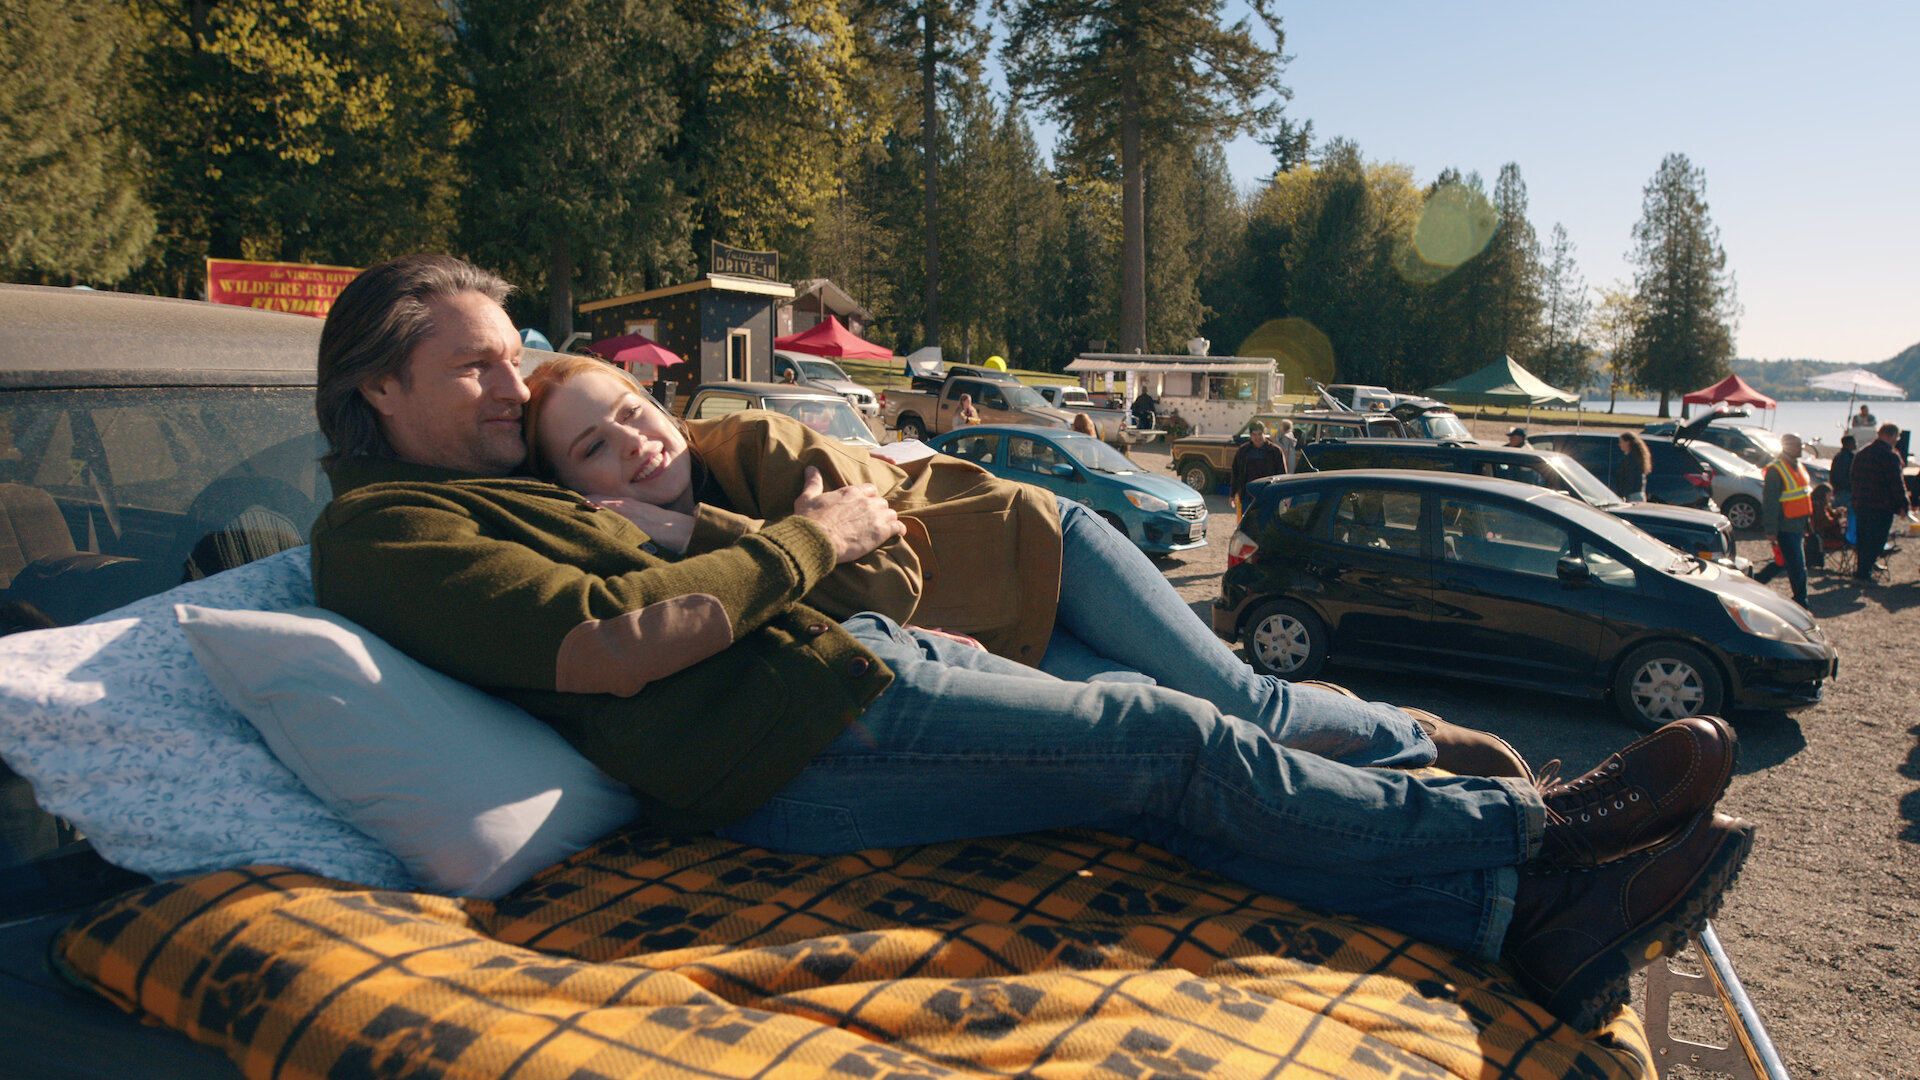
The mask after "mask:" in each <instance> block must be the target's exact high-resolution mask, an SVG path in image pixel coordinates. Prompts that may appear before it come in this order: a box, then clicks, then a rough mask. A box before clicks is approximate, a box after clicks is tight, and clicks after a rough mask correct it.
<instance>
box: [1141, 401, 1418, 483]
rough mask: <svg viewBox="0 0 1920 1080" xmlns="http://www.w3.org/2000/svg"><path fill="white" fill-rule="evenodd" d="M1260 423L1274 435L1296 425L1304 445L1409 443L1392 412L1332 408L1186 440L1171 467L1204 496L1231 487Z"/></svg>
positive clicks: (1177, 446) (1264, 418)
mask: <svg viewBox="0 0 1920 1080" xmlns="http://www.w3.org/2000/svg"><path fill="white" fill-rule="evenodd" d="M1255 420H1258V421H1259V422H1261V423H1263V424H1265V425H1267V430H1268V431H1269V432H1274V431H1278V430H1280V421H1282V420H1291V421H1293V437H1294V439H1295V440H1297V441H1298V442H1299V444H1300V445H1301V446H1307V445H1309V444H1312V443H1316V442H1320V441H1321V440H1324V439H1365V438H1405V437H1406V436H1407V426H1406V424H1405V423H1403V422H1402V421H1401V420H1400V418H1399V417H1397V416H1394V415H1393V414H1391V413H1384V412H1374V413H1353V412H1344V411H1339V412H1336V411H1334V410H1331V409H1307V410H1303V411H1300V412H1292V413H1287V414H1285V415H1282V414H1280V413H1263V414H1261V415H1259V416H1255V417H1251V418H1250V419H1248V420H1247V422H1246V423H1245V424H1242V425H1241V426H1240V430H1239V431H1236V432H1234V433H1233V434H1232V435H1185V436H1182V437H1180V438H1178V439H1175V440H1173V443H1172V445H1171V446H1169V447H1168V450H1169V457H1168V459H1167V468H1169V469H1171V470H1173V472H1174V474H1175V475H1177V476H1179V477H1180V480H1181V482H1182V483H1184V484H1186V485H1187V486H1188V487H1190V488H1192V489H1193V490H1195V491H1199V492H1209V491H1213V490H1214V489H1216V488H1218V487H1220V486H1221V485H1224V484H1225V483H1227V481H1228V478H1229V477H1230V476H1231V475H1232V472H1233V455H1234V452H1235V451H1237V450H1239V449H1240V444H1241V443H1244V442H1246V441H1247V429H1248V428H1250V427H1252V426H1253V423H1254V421H1255Z"/></svg>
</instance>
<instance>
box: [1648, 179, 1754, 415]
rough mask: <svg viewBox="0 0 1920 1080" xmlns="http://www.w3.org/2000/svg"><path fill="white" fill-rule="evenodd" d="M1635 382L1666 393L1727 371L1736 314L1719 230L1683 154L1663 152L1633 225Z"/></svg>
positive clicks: (1663, 411)
mask: <svg viewBox="0 0 1920 1080" xmlns="http://www.w3.org/2000/svg"><path fill="white" fill-rule="evenodd" d="M1633 240H1634V248H1633V251H1632V252H1631V253H1630V259H1631V261H1632V263H1633V266H1634V275H1633V288H1634V298H1635V301H1636V304H1637V305H1638V309H1639V311H1638V317H1637V319H1636V320H1635V323H1634V335H1633V346H1632V350H1631V356H1632V360H1633V363H1634V371H1633V378H1634V382H1636V383H1638V384H1639V385H1640V386H1642V387H1645V388H1646V389H1649V390H1652V391H1654V392H1656V393H1657V394H1659V396H1660V415H1661V416H1668V415H1670V408H1671V406H1670V403H1669V400H1668V399H1669V398H1670V397H1671V396H1672V395H1673V394H1674V393H1676V392H1681V393H1684V392H1685V391H1687V390H1690V389H1693V388H1694V387H1697V386H1704V385H1706V384H1707V383H1710V382H1713V381H1714V380H1716V379H1720V378H1723V377H1725V375H1726V374H1727V372H1728V371H1730V370H1732V362H1733V331H1734V325H1735V323H1736V321H1737V320H1738V318H1739V305H1738V302H1737V301H1736V299H1735V291H1734V282H1733V277H1732V275H1731V274H1730V273H1729V272H1728V271H1727V256H1726V252H1725V251H1724V250H1722V249H1721V247H1720V230H1719V229H1717V228H1715V227H1714V224H1713V220H1712V218H1711V217H1710V216H1709V215H1708V212H1707V176H1706V172H1705V171H1704V170H1702V169H1697V168H1695V167H1694V165H1693V163H1692V162H1691V161H1689V160H1687V156H1686V155H1685V154H1677V153H1676V154H1668V155H1667V157H1666V158H1665V159H1664V160H1663V161H1661V162H1660V170H1659V171H1658V172H1656V173H1655V174H1654V176H1653V179H1652V180H1650V181H1648V182H1647V187H1646V195H1645V198H1644V200H1643V202H1642V204H1641V214H1640V221H1639V222H1638V223H1637V224H1636V225H1634V227H1633Z"/></svg>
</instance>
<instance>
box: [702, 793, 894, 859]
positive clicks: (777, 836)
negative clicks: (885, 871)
mask: <svg viewBox="0 0 1920 1080" xmlns="http://www.w3.org/2000/svg"><path fill="white" fill-rule="evenodd" d="M720 835H722V836H724V837H726V838H728V839H729V840H738V841H740V842H742V843H747V844H753V845H755V846H757V847H763V848H767V849H768V850H770V851H794V852H800V853H802V854H807V855H838V854H841V853H842V852H848V851H859V850H861V849H862V848H866V847H870V846H872V845H870V844H868V843H866V842H865V841H864V840H862V839H861V836H860V825H859V822H858V821H856V820H855V818H854V816H853V811H852V810H849V809H847V808H846V807H844V806H828V805H826V804H824V803H813V802H803V801H801V800H799V799H789V798H785V797H782V796H778V795H776V796H774V797H773V798H771V799H768V800H767V802H766V805H764V806H762V807H761V808H760V809H758V810H755V811H754V812H753V813H752V814H751V815H749V816H748V817H747V818H746V820H744V821H741V822H739V823H737V824H734V825H729V826H727V827H726V828H724V829H721V830H720Z"/></svg>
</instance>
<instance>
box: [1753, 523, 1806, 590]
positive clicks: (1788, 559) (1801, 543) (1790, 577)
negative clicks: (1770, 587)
mask: <svg viewBox="0 0 1920 1080" xmlns="http://www.w3.org/2000/svg"><path fill="white" fill-rule="evenodd" d="M1773 542H1774V545H1775V546H1777V547H1778V548H1779V549H1780V561H1779V562H1777V563H1768V564H1767V565H1766V568H1765V569H1763V570H1761V571H1760V572H1759V573H1757V574H1755V575H1753V579H1754V580H1755V581H1758V582H1761V583H1763V584H1764V583H1766V582H1769V581H1772V580H1773V578H1774V575H1775V574H1777V573H1778V572H1779V571H1781V570H1785V571H1786V572H1787V587H1788V588H1789V589H1791V590H1793V599H1794V602H1795V603H1797V604H1799V605H1800V606H1801V607H1806V606H1807V534H1806V533H1804V532H1793V533H1790V532H1782V533H1775V534H1774V536H1773Z"/></svg>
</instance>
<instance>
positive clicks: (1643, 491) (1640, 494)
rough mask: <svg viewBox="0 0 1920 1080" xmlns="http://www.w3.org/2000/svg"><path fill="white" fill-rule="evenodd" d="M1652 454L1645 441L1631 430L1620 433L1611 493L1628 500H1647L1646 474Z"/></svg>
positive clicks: (1651, 463)
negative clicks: (1618, 458)
mask: <svg viewBox="0 0 1920 1080" xmlns="http://www.w3.org/2000/svg"><path fill="white" fill-rule="evenodd" d="M1652 471H1653V454H1652V453H1651V452H1650V451H1648V449H1647V444H1646V441H1645V440H1643V439H1642V438H1640V436H1638V435H1636V434H1634V433H1633V432H1631V431H1623V432H1621V433H1620V462H1619V464H1617V465H1615V466H1614V467H1613V493H1614V494H1615V495H1618V496H1620V497H1621V498H1622V499H1625V500H1626V501H1628V502H1646V501H1647V474H1648V473H1650V472H1652Z"/></svg>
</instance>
